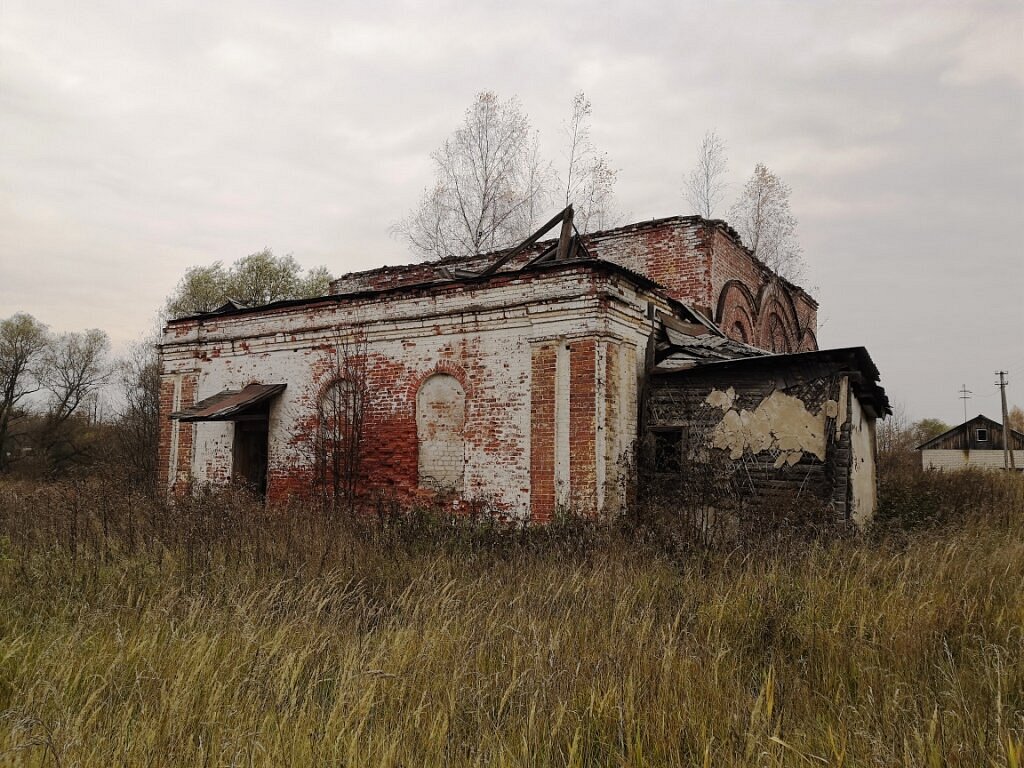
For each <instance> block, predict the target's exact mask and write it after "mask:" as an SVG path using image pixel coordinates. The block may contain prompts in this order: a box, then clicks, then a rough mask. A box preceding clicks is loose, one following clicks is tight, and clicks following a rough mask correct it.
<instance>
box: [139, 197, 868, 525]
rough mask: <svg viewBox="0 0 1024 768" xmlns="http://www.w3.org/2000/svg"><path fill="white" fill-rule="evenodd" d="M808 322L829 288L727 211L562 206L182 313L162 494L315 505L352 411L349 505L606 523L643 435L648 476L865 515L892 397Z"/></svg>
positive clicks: (859, 358) (164, 433) (169, 351)
mask: <svg viewBox="0 0 1024 768" xmlns="http://www.w3.org/2000/svg"><path fill="white" fill-rule="evenodd" d="M559 224H561V228H560V231H556V232H555V234H556V235H557V237H553V238H552V239H550V240H541V239H540V238H541V237H542V236H543V235H544V234H545V232H546V231H548V230H550V229H553V228H555V227H557V226H558V225H559ZM816 330H817V303H816V302H815V301H814V299H813V298H812V297H811V296H809V295H808V294H807V293H806V292H805V291H804V290H803V289H801V288H799V287H798V286H796V285H793V284H792V283H790V282H788V281H786V280H784V279H782V278H780V277H779V276H778V275H776V274H775V273H773V272H772V271H771V270H770V269H768V268H767V267H766V266H765V265H764V264H762V263H760V262H759V261H758V260H757V259H756V258H755V257H754V256H753V255H752V254H751V253H750V251H748V250H747V249H746V248H745V247H743V245H742V244H741V243H740V240H739V238H738V236H737V235H736V233H735V232H734V231H733V230H732V229H731V228H730V227H729V226H728V225H727V224H725V223H724V222H722V221H712V220H706V219H703V218H701V217H698V216H686V217H678V216H677V217H671V218H666V219H659V220H654V221H645V222H640V223H636V224H630V225H628V226H623V227H618V228H615V229H610V230H607V231H603V232H598V233H594V234H590V235H585V236H580V235H579V234H578V233H576V232H574V230H573V227H572V217H571V209H567V211H566V212H563V214H560V215H559V216H558V217H556V218H555V219H553V220H552V221H551V222H549V224H548V226H547V227H546V228H543V229H542V230H540V231H539V232H538V233H537V234H536V235H535V236H534V237H532V238H530V239H528V240H527V241H525V242H524V243H522V244H520V245H519V246H517V247H516V248H513V249H511V250H508V251H504V252H498V253H491V254H481V255H478V256H474V257H470V258H461V259H448V260H443V261H440V262H428V263H418V264H412V265H408V266H392V267H382V268H379V269H375V270H370V271H365V272H358V273H353V274H347V275H344V276H343V277H341V278H339V279H337V280H335V281H334V282H333V283H332V284H331V289H330V294H329V295H327V296H324V297H320V298H314V299H304V300H293V301H281V302H277V303H274V304H270V305H267V306H261V307H253V308H250V307H244V306H241V305H238V304H237V303H233V302H229V303H228V304H226V305H225V306H223V307H221V308H220V309H218V310H216V311H215V312H211V313H206V314H202V315H198V316H193V317H185V318H179V319H175V320H172V321H170V322H169V323H168V324H167V327H166V328H165V330H164V335H163V340H162V344H161V389H160V407H161V412H162V419H161V435H160V464H159V466H160V473H161V476H160V482H161V483H162V484H163V487H165V488H166V489H167V490H168V491H169V492H171V493H176V492H182V491H183V490H184V489H185V488H188V487H191V486H193V485H194V484H197V483H198V484H202V483H227V482H231V481H244V482H246V483H248V484H250V485H252V486H254V487H256V488H258V489H259V490H260V491H261V492H264V493H266V495H267V496H268V498H270V499H272V500H273V499H283V498H287V497H288V496H292V495H299V496H302V495H308V494H309V493H311V491H312V490H313V489H314V488H315V487H316V485H317V483H318V482H323V477H324V461H323V456H322V451H320V452H318V445H319V443H318V440H319V439H320V438H319V437H318V436H322V435H323V433H324V430H325V428H326V427H329V426H334V427H337V425H338V422H344V423H345V424H346V425H347V426H348V428H349V429H352V428H353V426H357V427H358V435H356V436H355V437H356V442H357V443H358V444H357V445H356V444H350V445H349V446H348V447H347V448H346V451H347V454H346V456H345V457H343V462H341V463H340V464H339V462H338V461H337V457H335V460H334V462H333V464H332V465H331V466H330V467H328V468H327V469H328V474H330V473H331V472H333V473H334V474H337V473H338V472H339V471H340V470H339V468H340V467H342V464H344V468H345V469H346V472H347V473H348V475H349V477H348V481H350V482H351V487H350V490H351V492H352V494H353V496H354V497H356V498H369V497H370V496H373V495H375V494H376V495H377V496H378V497H380V496H381V495H387V496H388V497H390V498H395V499H398V500H405V501H409V502H414V501H416V500H422V499H424V498H430V497H435V496H437V495H438V494H443V495H445V496H446V497H447V498H449V499H452V498H454V499H455V500H456V501H455V503H456V504H457V503H458V500H460V499H464V500H480V499H483V500H486V503H487V504H488V506H489V508H491V509H494V510H497V511H499V512H500V514H502V515H503V516H504V517H507V518H509V519H514V520H521V521H530V522H543V521H547V520H550V519H551V518H552V516H553V515H555V514H556V512H557V511H558V510H559V509H562V508H565V509H570V508H571V509H575V510H578V511H582V512H585V513H599V512H600V513H614V512H616V511H618V510H619V509H621V508H622V507H623V505H624V504H625V503H626V494H625V491H624V488H625V480H626V477H627V474H628V473H629V472H631V471H634V468H635V467H636V463H637V460H638V456H639V455H640V453H641V452H639V451H638V446H647V447H648V450H645V451H644V452H643V455H644V456H645V457H646V458H644V459H643V463H644V465H645V466H646V467H647V469H648V470H649V471H650V472H651V473H653V474H655V475H661V476H665V475H669V476H672V477H678V479H679V481H680V482H681V483H685V482H686V472H687V470H686V467H687V466H688V465H689V463H690V462H692V461H694V460H701V459H702V458H706V457H707V456H709V455H716V456H720V457H722V458H724V459H725V460H726V461H728V462H731V465H732V466H734V467H735V473H736V476H737V478H740V479H741V480H742V482H743V483H744V484H746V485H749V491H750V493H751V494H755V495H756V494H758V493H762V492H766V491H767V490H770V489H774V490H778V489H779V488H783V489H786V488H788V489H791V490H792V491H793V492H794V493H797V494H800V493H808V494H813V495H814V496H815V497H816V498H817V499H819V500H822V501H824V502H827V503H828V504H830V505H831V506H832V507H833V508H834V510H835V513H836V515H837V517H838V518H839V519H845V520H854V521H857V522H863V521H864V520H866V519H868V518H870V516H871V512H872V510H873V507H874V494H875V469H874V423H875V419H876V418H879V417H884V416H885V414H886V413H887V412H888V401H887V400H886V398H885V393H884V391H883V390H882V389H881V387H879V385H878V371H877V370H876V369H875V367H874V365H873V364H872V362H871V359H870V357H869V356H868V355H867V352H866V351H865V350H864V349H863V348H859V347H855V348H849V349H842V350H824V351H822V350H819V349H818V344H817V338H816ZM342 351H343V352H344V354H342V353H341V352H342ZM325 404H329V405H332V406H333V407H325ZM328 422H330V424H328ZM350 437H351V435H350ZM351 442H352V441H351V440H350V443H351ZM356 454H357V456H356V461H355V463H353V456H355V455H356ZM346 462H347V463H346ZM336 479H337V478H335V481H336ZM337 487H338V484H337V482H335V490H337Z"/></svg>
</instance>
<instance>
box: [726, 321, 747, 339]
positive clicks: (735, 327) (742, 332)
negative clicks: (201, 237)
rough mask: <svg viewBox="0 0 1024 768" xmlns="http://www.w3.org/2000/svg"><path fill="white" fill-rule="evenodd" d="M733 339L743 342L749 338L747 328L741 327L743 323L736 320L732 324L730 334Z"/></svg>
mask: <svg viewBox="0 0 1024 768" xmlns="http://www.w3.org/2000/svg"><path fill="white" fill-rule="evenodd" d="M730 335H731V336H732V338H733V339H734V340H735V341H741V342H743V343H744V344H749V343H750V338H749V336H748V335H747V329H746V328H744V327H743V323H741V322H740V321H739V320H737V321H736V322H735V323H733V324H732V334H730Z"/></svg>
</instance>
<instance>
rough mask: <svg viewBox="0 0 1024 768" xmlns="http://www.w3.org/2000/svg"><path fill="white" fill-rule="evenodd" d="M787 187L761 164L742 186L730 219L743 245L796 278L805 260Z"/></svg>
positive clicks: (791, 277)
mask: <svg viewBox="0 0 1024 768" xmlns="http://www.w3.org/2000/svg"><path fill="white" fill-rule="evenodd" d="M789 195H790V188H789V187H788V186H787V185H786V184H784V183H783V182H782V180H781V179H779V177H778V176H776V175H775V174H774V173H772V172H771V171H770V170H768V168H767V167H765V166H764V165H763V164H762V163H758V164H757V167H756V168H754V175H753V176H751V177H750V180H749V181H748V182H747V183H746V186H744V187H743V194H741V195H740V198H739V200H737V201H736V203H735V204H734V205H733V207H732V210H731V211H730V212H729V220H730V222H731V223H732V225H733V226H734V227H735V228H736V231H737V232H739V234H740V237H742V238H743V242H744V244H745V245H746V246H747V247H748V248H750V250H751V251H753V253H754V255H755V256H756V257H757V258H758V259H760V260H761V261H762V262H764V263H765V264H766V265H767V266H769V267H771V268H772V269H774V270H775V271H776V272H777V273H778V274H780V275H781V276H782V277H784V278H786V279H788V280H794V281H795V280H798V279H799V278H800V276H801V274H802V273H803V269H804V261H803V257H802V256H801V248H800V245H799V243H797V240H796V219H795V218H794V217H793V214H792V213H791V212H790V210H789Z"/></svg>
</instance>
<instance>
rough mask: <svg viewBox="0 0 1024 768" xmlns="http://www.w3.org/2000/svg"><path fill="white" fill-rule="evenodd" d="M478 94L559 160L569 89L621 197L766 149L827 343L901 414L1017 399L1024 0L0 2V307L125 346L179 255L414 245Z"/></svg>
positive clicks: (145, 325) (945, 415)
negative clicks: (1006, 376)
mask: <svg viewBox="0 0 1024 768" xmlns="http://www.w3.org/2000/svg"><path fill="white" fill-rule="evenodd" d="M428 5H430V6H431V7H430V10H425V7H426V6H428ZM484 89H490V90H494V91H496V92H498V94H499V95H500V96H502V97H509V96H513V95H515V96H518V97H519V99H520V101H521V103H522V106H523V108H524V110H525V111H526V112H527V113H528V114H529V115H530V117H531V119H532V121H533V124H534V126H535V127H536V128H537V129H538V130H539V131H540V134H541V140H542V143H543V146H544V147H545V149H546V151H547V154H549V155H550V156H551V157H552V158H554V159H558V158H559V156H560V152H561V138H562V135H561V133H560V130H561V124H562V123H563V121H564V120H565V118H566V117H567V115H568V112H569V108H570V102H571V99H572V96H573V94H574V93H575V92H576V91H578V90H580V89H582V90H584V91H585V92H586V94H587V96H588V97H589V98H590V99H591V101H592V103H593V109H594V116H593V124H594V139H595V141H596V143H597V144H598V146H599V148H601V149H603V150H605V151H607V152H608V154H609V156H610V158H611V161H612V164H613V165H614V166H615V167H616V168H618V169H619V181H618V185H617V188H616V197H617V200H618V204H619V206H620V208H621V209H622V210H624V211H627V212H628V213H629V214H630V219H631V220H641V219H649V218H654V217H660V216H667V215H673V214H682V213H690V212H691V211H690V210H689V206H688V205H687V204H686V202H685V200H684V198H683V195H682V191H681V190H682V179H683V175H684V173H685V172H686V171H687V169H688V168H689V166H690V165H691V164H692V162H693V161H694V158H695V155H696V150H697V146H698V144H699V142H700V139H701V137H702V135H703V134H704V132H705V131H706V130H708V129H709V128H714V129H716V130H717V131H718V133H719V135H720V136H721V137H722V138H723V139H724V140H725V141H726V142H727V144H728V154H729V163H730V179H731V181H732V187H731V190H730V198H732V197H733V196H735V194H736V193H737V192H738V191H739V189H740V187H741V186H742V183H743V181H744V180H745V179H746V178H747V177H748V176H749V175H750V173H751V171H752V170H753V166H754V164H755V163H757V162H763V163H765V164H766V165H768V166H769V167H770V168H771V169H772V170H774V171H775V172H776V173H778V174H779V175H780V176H781V177H782V178H783V180H784V181H786V182H787V183H788V184H789V185H790V186H791V187H792V189H793V195H792V207H793V211H794V213H795V215H796V217H797V218H798V220H799V222H800V223H799V228H798V234H799V238H800V241H801V243H802V245H803V247H804V252H805V258H806V260H807V262H808V265H809V277H808V278H807V280H806V281H805V283H806V284H807V285H808V286H809V287H810V288H811V290H812V293H813V294H814V295H815V296H816V298H817V299H818V300H819V301H820V303H821V310H820V316H819V317H820V319H821V321H822V327H821V329H820V333H819V341H820V343H821V345H822V346H823V347H836V346H848V345H864V346H866V347H867V348H868V350H869V351H870V352H871V354H872V356H873V357H874V359H875V362H876V363H877V364H878V366H879V368H880V370H881V372H882V381H883V385H884V386H885V387H886V388H887V390H888V391H889V393H890V396H891V397H892V398H893V399H894V400H895V401H897V402H899V403H902V404H903V405H904V406H905V407H906V410H907V412H908V414H909V415H910V416H911V417H913V418H920V417H924V416H935V417H939V418H942V419H945V420H947V421H950V422H958V421H960V420H961V418H962V416H963V411H962V408H961V402H960V401H959V400H958V399H957V390H958V389H959V387H960V386H961V384H967V386H968V387H969V388H970V389H972V390H974V393H975V396H974V399H973V400H972V401H971V403H970V405H969V411H970V413H971V415H974V414H976V413H978V412H983V413H985V414H987V415H989V416H992V417H994V418H996V419H999V401H998V391H997V390H996V388H995V387H994V386H993V381H994V376H993V371H995V370H996V369H997V368H1005V369H1008V370H1009V371H1010V382H1011V383H1010V387H1009V393H1010V400H1011V402H1017V403H1021V404H1024V308H1022V305H1024V249H1022V246H1021V231H1022V227H1024V5H1022V3H1021V2H1005V3H1000V2H956V3H931V4H926V3H923V2H920V0H918V1H917V2H912V3H858V2H851V1H850V0H846V1H845V2H834V3H826V2H803V3H801V2H788V3H770V2H756V3H755V2H753V1H752V0H751V1H750V2H745V3H710V2H702V3H697V2H689V3H687V2H647V3H635V2H633V3H626V2H623V3H609V2H603V3H602V2H598V3H595V2H587V3H583V2H579V3H557V2H515V3H510V2H501V3H493V4H492V3H487V2H476V3H473V4H468V3H441V2H438V3H432V4H427V3H405V4H403V3H389V2H376V3H366V2H360V3H343V2H327V1H326V0H325V1H323V2H301V1H297V0H290V1H289V2H277V3H265V2H254V1H253V0H246V2H237V3H235V2H215V3H214V2H209V1H208V0H204V1H203V2H195V3H189V2H167V3H161V2H127V1H126V2H122V3H108V2H102V1H101V0H90V2H70V1H68V2H63V3H55V2H48V1H47V0H28V1H27V2H24V1H22V0H3V2H2V3H0V317H6V316H8V315H10V314H12V313H13V312H15V311H26V312H30V313H32V314H33V315H35V316H36V317H37V318H38V319H40V320H41V321H43V322H45V323H47V324H49V325H50V327H51V328H53V329H54V330H59V331H63V330H80V329H83V328H86V327H99V328H102V329H104V330H106V331H107V332H108V333H109V334H110V336H111V338H112V339H113V340H114V343H115V346H116V347H117V348H119V349H120V348H123V347H124V345H125V344H127V343H128V342H130V341H132V340H133V339H135V338H137V337H139V336H141V335H142V334H143V333H145V332H146V331H147V330H148V329H150V328H151V327H152V326H153V324H154V322H155V317H156V310H157V308H158V307H159V306H160V305H161V304H162V303H163V301H164V299H165V297H166V296H167V295H168V293H170V291H171V290H172V289H173V288H174V286H175V284H176V282H177V281H178V279H179V278H180V277H181V275H182V274H183V273H184V271H185V269H186V268H187V267H189V266H192V265H196V264H208V263H210V262H213V261H215V260H221V261H224V262H227V263H230V262H232V261H234V260H235V259H237V258H239V257H241V256H244V255H246V254H248V253H252V252H253V251H257V250H260V249H262V248H263V247H264V246H269V247H271V248H273V249H274V251H275V252H276V253H278V254H284V253H292V254H294V255H295V257H296V258H297V259H298V260H299V261H300V262H301V263H302V264H304V265H306V266H313V265H318V264H323V265H325V266H327V267H328V269H330V270H331V272H332V273H334V274H336V275H338V274H341V273H343V272H346V271H351V270H357V269H364V268H370V267H375V266H379V265H381V264H395V263H402V262H404V261H408V260H409V256H408V254H407V253H406V251H405V247H404V246H403V245H402V244H401V243H400V242H398V241H396V240H394V239H392V238H391V237H390V236H389V234H388V228H389V225H390V224H391V223H392V222H393V221H395V220H396V219H398V218H400V217H401V216H402V215H403V214H404V213H405V212H406V211H408V209H409V208H411V207H412V206H413V205H414V204H415V202H416V200H417V198H418V197H419V195H420V193H421V192H422V190H423V188H424V187H425V186H426V185H427V184H428V183H429V181H430V179H431V165H430V159H429V154H430V152H431V151H432V150H433V149H434V148H435V147H437V146H438V145H439V144H440V143H441V142H442V141H443V139H444V138H445V137H446V136H447V135H448V134H449V133H451V131H452V130H453V129H454V128H455V127H456V126H457V124H458V123H459V121H460V120H461V118H462V114H463V111H464V110H465V108H466V107H467V106H468V105H469V104H470V102H471V101H472V99H473V96H474V94H475V93H476V92H477V91H480V90H484ZM727 207H728V206H725V208H727ZM724 212H725V211H724V210H723V213H724Z"/></svg>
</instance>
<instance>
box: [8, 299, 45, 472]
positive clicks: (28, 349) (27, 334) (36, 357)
mask: <svg viewBox="0 0 1024 768" xmlns="http://www.w3.org/2000/svg"><path fill="white" fill-rule="evenodd" d="M48 344H49V334H48V333H47V330H46V326H45V325H43V324H42V323H40V322H39V321H38V320H36V319H35V318H34V317H32V315H28V314H25V313H21V312H19V313H18V314H15V315H11V317H8V318H7V319H5V320H0V471H3V470H4V469H6V468H7V466H8V464H9V459H10V457H9V456H8V454H9V452H10V448H11V446H10V438H11V424H12V422H13V421H14V420H15V417H16V413H17V411H18V406H19V404H20V403H21V401H22V400H23V399H24V398H25V397H27V396H29V395H31V394H33V393H34V392H37V391H38V390H39V389H40V387H41V383H40V380H39V368H38V366H39V364H40V363H41V361H42V358H43V356H44V354H45V352H46V350H47V345H48Z"/></svg>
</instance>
